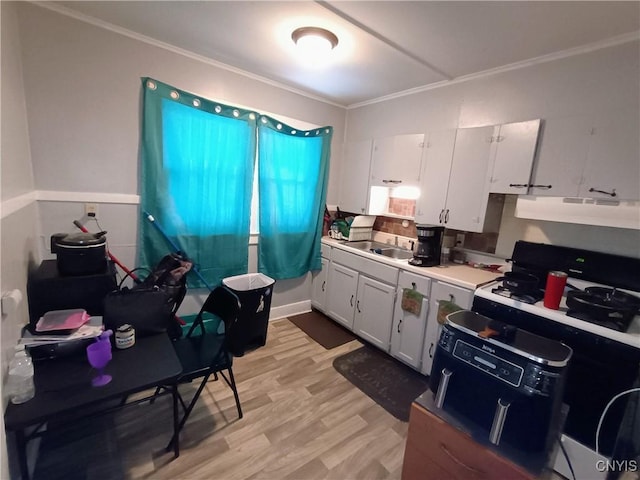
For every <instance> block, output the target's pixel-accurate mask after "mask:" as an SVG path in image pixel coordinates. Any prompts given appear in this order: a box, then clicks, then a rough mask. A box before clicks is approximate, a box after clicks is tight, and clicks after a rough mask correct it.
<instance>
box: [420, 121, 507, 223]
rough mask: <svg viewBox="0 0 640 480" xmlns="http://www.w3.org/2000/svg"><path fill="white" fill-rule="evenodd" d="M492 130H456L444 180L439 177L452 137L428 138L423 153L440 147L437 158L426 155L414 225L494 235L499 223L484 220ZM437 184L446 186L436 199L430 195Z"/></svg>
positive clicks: (437, 135)
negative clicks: (425, 150) (490, 232)
mask: <svg viewBox="0 0 640 480" xmlns="http://www.w3.org/2000/svg"><path fill="white" fill-rule="evenodd" d="M493 130H494V129H493V126H489V127H479V128H460V129H458V130H457V131H456V133H455V143H454V146H453V157H452V159H451V166H450V170H449V175H448V176H447V175H446V174H445V175H444V176H441V175H442V171H444V170H446V159H447V153H446V152H447V151H448V149H450V148H451V135H452V134H451V132H440V133H433V134H430V135H429V142H428V144H427V147H428V148H427V150H429V149H431V148H434V146H435V145H436V144H437V145H440V147H439V148H438V150H437V154H435V153H434V155H431V152H429V151H428V152H427V157H426V168H425V174H424V178H425V180H424V182H423V184H422V185H423V186H422V188H421V198H420V199H419V200H418V204H417V208H416V223H429V224H435V225H444V226H446V227H447V228H453V229H456V230H465V231H468V232H483V231H497V228H498V227H499V220H498V221H497V222H496V217H495V215H493V214H492V215H489V216H487V206H488V205H489V182H488V180H489V165H490V159H491V139H492V137H493ZM434 152H436V151H435V150H434ZM437 182H440V183H446V184H447V188H446V195H445V196H444V197H439V198H436V195H435V194H432V193H430V192H431V191H432V188H433V186H434V185H435V184H437ZM443 190H444V189H443V187H442V186H440V187H436V188H435V191H437V192H438V193H437V195H442V192H443ZM432 197H433V198H432ZM438 207H439V210H438ZM436 212H437V215H436ZM485 220H487V221H486V222H485Z"/></svg>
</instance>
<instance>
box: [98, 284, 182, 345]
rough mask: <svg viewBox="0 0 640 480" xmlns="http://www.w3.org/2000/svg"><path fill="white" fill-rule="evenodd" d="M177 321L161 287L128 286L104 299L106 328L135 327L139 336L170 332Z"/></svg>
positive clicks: (113, 329)
mask: <svg viewBox="0 0 640 480" xmlns="http://www.w3.org/2000/svg"><path fill="white" fill-rule="evenodd" d="M172 318H173V311H172V303H171V301H170V298H169V295H168V294H167V293H166V292H164V291H163V290H160V289H159V288H157V287H151V288H132V289H129V288H127V287H124V288H122V289H120V290H114V291H112V292H110V293H108V294H107V296H106V297H105V299H104V311H103V318H102V320H103V323H104V327H105V329H110V330H112V331H114V332H115V331H116V330H117V329H118V327H120V326H122V325H125V324H129V325H131V326H132V327H133V328H134V330H135V334H136V336H137V337H142V336H145V335H152V334H156V333H163V332H166V331H167V328H168V327H169V322H170V321H171V319H172Z"/></svg>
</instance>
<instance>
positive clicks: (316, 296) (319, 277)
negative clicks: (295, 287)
mask: <svg viewBox="0 0 640 480" xmlns="http://www.w3.org/2000/svg"><path fill="white" fill-rule="evenodd" d="M328 277H329V260H327V259H326V258H323V259H322V270H320V271H319V272H315V273H314V274H313V279H312V280H311V305H312V306H314V307H316V308H317V309H318V310H320V311H322V312H324V311H325V309H326V305H327V278H328Z"/></svg>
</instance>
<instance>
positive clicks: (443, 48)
mask: <svg viewBox="0 0 640 480" xmlns="http://www.w3.org/2000/svg"><path fill="white" fill-rule="evenodd" d="M47 3H48V5H49V7H50V8H52V7H53V5H52V4H51V3H49V2H47ZM55 3H56V4H57V6H60V7H61V8H62V9H63V10H65V11H66V12H67V13H74V12H77V14H80V16H81V18H85V19H89V18H88V17H93V18H94V19H97V20H99V21H101V22H107V23H108V24H111V25H112V26H116V27H118V28H120V29H126V30H128V31H130V32H135V33H136V34H138V35H143V36H145V37H150V38H152V39H155V40H157V41H160V42H163V43H165V44H169V45H171V46H173V47H177V48H178V49H182V50H186V51H188V52H191V53H193V54H196V55H198V56H201V57H205V58H206V59H209V60H210V61H213V62H219V63H223V64H225V65H228V66H230V67H232V68H233V69H235V70H236V71H237V70H241V71H244V72H247V73H249V74H250V75H252V76H254V77H255V76H258V77H260V78H262V79H267V80H268V81H270V82H272V83H273V82H276V83H277V84H281V85H284V86H286V87H287V88H289V89H293V90H295V91H299V92H302V93H304V94H307V95H310V96H313V97H316V98H321V99H324V100H326V101H329V102H332V103H335V104H338V105H342V106H353V105H357V104H361V103H366V102H369V101H372V100H375V99H379V98H381V97H385V96H393V95H396V94H399V93H400V92H404V91H406V90H410V89H420V88H429V86H433V85H434V84H441V83H442V82H448V81H451V80H460V79H461V78H464V77H467V76H474V75H478V74H483V73H487V72H488V71H492V70H493V71H495V70H496V69H503V68H512V67H514V66H517V65H520V64H523V65H525V64H530V63H531V62H536V61H544V60H545V59H552V58H558V57H561V56H565V55H569V54H574V53H580V52H583V51H587V50H590V49H593V48H598V47H601V46H606V45H612V44H616V43H623V42H626V41H632V40H637V39H639V38H640V2H637V1H627V2H613V1H604V2H591V1H568V2H562V1H552V2H537V1H536V2H533V1H531V2H529V1H515V2H485V1H472V2H457V1H439V2H438V1H414V2H402V1H348V2H344V1H330V2H324V1H318V2H308V1H288V2H277V1H238V0H235V1H202V2H192V1H143V2H130V1H126V2H124V1H121V2H113V1H78V2H76V1H67V2H65V1H63V2H55ZM42 5H44V4H42ZM57 6H56V7H55V8H58V7H57ZM74 14H75V13H74ZM85 16H88V17H85ZM89 20H90V19H89ZM300 26H320V27H324V28H327V29H329V30H331V31H333V32H334V33H335V34H336V35H337V36H338V38H339V39H340V40H339V44H338V46H337V47H336V48H335V49H334V51H333V52H332V53H333V56H332V59H331V62H330V63H329V64H328V65H325V66H324V67H322V68H318V67H316V68H312V67H309V66H308V65H306V66H305V65H304V64H302V63H301V62H300V61H299V59H298V58H297V57H296V56H295V52H294V48H293V42H292V41H291V32H292V31H293V30H294V29H295V28H297V27H300Z"/></svg>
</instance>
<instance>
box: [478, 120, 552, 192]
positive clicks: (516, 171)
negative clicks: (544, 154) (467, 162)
mask: <svg viewBox="0 0 640 480" xmlns="http://www.w3.org/2000/svg"><path fill="white" fill-rule="evenodd" d="M496 130H498V131H497V135H496V136H495V137H494V139H493V140H494V141H493V146H494V157H493V168H492V174H491V180H490V182H491V186H490V190H489V191H490V192H491V193H516V194H517V193H522V194H525V193H527V189H528V187H529V180H530V178H531V168H532V167H533V159H534V157H535V153H536V143H537V141H538V131H539V130H540V120H530V121H528V122H518V123H506V124H504V125H500V126H499V127H497V128H496Z"/></svg>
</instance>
